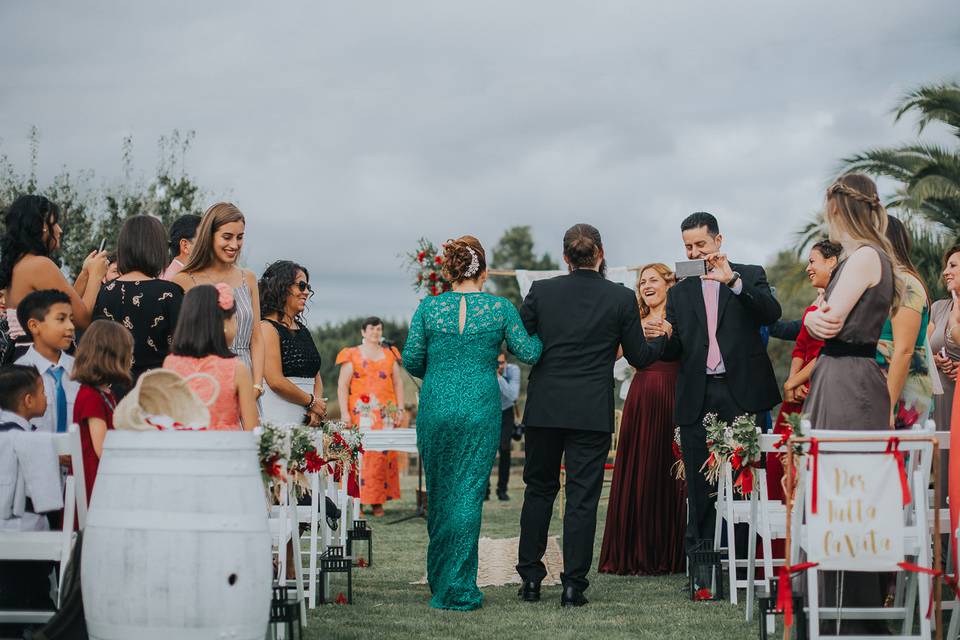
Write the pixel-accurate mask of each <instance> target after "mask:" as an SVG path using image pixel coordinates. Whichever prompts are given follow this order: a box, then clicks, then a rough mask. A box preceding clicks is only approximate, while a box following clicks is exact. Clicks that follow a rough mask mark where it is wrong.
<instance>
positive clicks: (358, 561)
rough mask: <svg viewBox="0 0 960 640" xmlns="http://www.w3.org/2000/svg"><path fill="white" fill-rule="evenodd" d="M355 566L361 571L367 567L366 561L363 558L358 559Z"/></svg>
mask: <svg viewBox="0 0 960 640" xmlns="http://www.w3.org/2000/svg"><path fill="white" fill-rule="evenodd" d="M357 566H358V567H360V568H361V569H362V568H363V567H365V566H367V561H366V560H364V559H363V558H360V559H359V560H357Z"/></svg>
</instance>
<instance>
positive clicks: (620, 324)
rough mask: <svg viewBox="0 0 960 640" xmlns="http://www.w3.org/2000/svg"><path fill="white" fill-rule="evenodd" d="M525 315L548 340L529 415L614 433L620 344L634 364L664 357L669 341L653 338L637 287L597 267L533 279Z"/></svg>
mask: <svg viewBox="0 0 960 640" xmlns="http://www.w3.org/2000/svg"><path fill="white" fill-rule="evenodd" d="M520 317H521V318H522V319H523V324H524V326H525V327H526V329H527V331H528V332H529V333H531V334H534V333H535V334H537V335H539V336H540V339H541V340H542V341H543V355H541V356H540V360H539V361H538V362H537V364H536V365H534V367H533V370H532V371H531V372H530V378H529V383H528V385H527V404H526V408H525V411H524V415H523V422H524V424H526V425H527V426H530V427H555V428H561V429H583V430H587V431H606V432H610V433H612V432H613V412H614V407H615V404H614V398H613V386H614V380H613V363H614V361H615V360H616V359H617V347H618V346H620V345H622V346H623V355H624V357H626V358H627V360H628V361H629V362H630V364H632V365H633V366H635V367H637V368H642V367H646V366H647V365H649V364H650V363H652V362H654V361H655V360H656V359H657V358H659V357H660V354H661V353H662V351H663V346H664V340H663V339H662V338H658V339H657V340H653V341H651V342H650V343H647V341H646V339H645V338H644V337H643V329H642V328H641V326H640V310H639V308H638V306H637V299H636V297H635V296H634V294H633V292H632V291H630V290H629V289H627V288H626V287H624V286H623V285H621V284H618V283H615V282H610V281H609V280H606V279H605V278H604V277H603V276H601V275H600V274H599V273H597V272H596V271H591V270H589V269H578V270H576V271H574V272H572V273H571V274H569V275H565V276H559V277H556V278H551V279H549V280H539V281H537V282H534V283H533V286H532V287H531V288H530V293H528V294H527V297H526V298H525V299H524V301H523V306H522V307H521V309H520Z"/></svg>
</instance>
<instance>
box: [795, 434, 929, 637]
mask: <svg viewBox="0 0 960 640" xmlns="http://www.w3.org/2000/svg"><path fill="white" fill-rule="evenodd" d="M804 433H805V434H808V435H809V436H810V437H814V438H817V439H818V440H819V450H820V453H821V454H828V455H829V454H830V453H861V454H872V455H883V454H884V453H885V451H886V447H887V443H886V439H889V438H894V437H901V438H902V437H904V436H906V435H909V436H916V435H921V436H925V435H932V434H933V432H932V431H931V430H929V429H923V430H916V431H910V432H908V433H904V432H891V431H828V430H809V431H805V432H804ZM830 438H844V439H853V440H857V439H862V441H861V442H856V441H854V442H830V441H829V439H830ZM878 438H880V439H881V440H877V439H878ZM806 446H807V448H809V445H806ZM899 448H900V451H902V452H903V453H907V454H909V464H908V466H907V478H908V481H909V483H910V492H911V502H910V504H909V505H908V506H906V507H905V508H904V513H905V518H904V554H905V556H907V557H913V558H915V562H916V563H917V564H918V565H920V566H922V567H930V566H931V565H932V562H933V556H932V552H931V546H932V538H931V535H932V534H931V532H930V529H929V527H928V523H929V517H930V515H929V508H928V503H927V487H928V486H929V483H930V465H931V459H932V452H933V445H932V444H931V443H930V442H925V441H910V440H903V439H901V441H900V447H899ZM805 476H806V484H810V483H811V482H812V479H813V474H811V473H807V474H805ZM810 490H811V488H810V487H806V488H805V491H807V492H809V491H810ZM805 503H806V501H805V500H804V505H803V518H802V519H801V520H802V521H801V522H800V523H798V524H799V526H798V529H797V535H796V537H795V539H794V542H796V543H797V545H796V546H795V548H798V550H800V551H802V550H806V549H807V548H808V545H809V543H810V542H809V539H808V535H807V533H808V532H807V527H806V522H807V515H808V514H807V511H806V504H805ZM792 535H793V534H792ZM791 546H794V545H791ZM791 557H794V558H796V557H798V556H797V555H792V556H791ZM819 575H820V569H819V568H818V567H816V566H815V567H813V568H811V569H808V570H807V571H806V579H807V599H808V603H807V611H808V614H809V625H808V627H807V628H808V631H809V637H810V640H819V639H820V638H845V639H849V638H852V637H859V638H868V637H869V638H872V637H878V638H879V637H890V636H837V635H821V633H820V620H821V619H823V620H838V619H842V620H851V619H853V620H900V621H901V622H902V624H903V632H902V635H900V636H896V637H898V638H903V639H907V638H912V639H917V640H921V639H922V640H929V638H930V631H931V621H930V620H929V619H927V617H926V616H925V615H921V616H920V632H919V634H912V627H913V614H914V611H915V610H916V609H915V607H916V605H917V603H918V601H919V602H920V603H923V607H924V610H925V608H926V603H927V602H928V600H929V597H930V593H931V588H932V581H931V577H930V576H928V575H923V574H921V575H919V576H917V580H916V582H917V586H918V589H917V591H918V594H917V595H918V598H913V597H911V596H907V598H906V601H905V602H903V603H899V604H900V606H896V603H895V606H893V607H879V606H878V607H844V606H842V604H838V605H837V606H832V607H822V606H821V605H820V602H819V596H820V592H819ZM924 612H925V611H924Z"/></svg>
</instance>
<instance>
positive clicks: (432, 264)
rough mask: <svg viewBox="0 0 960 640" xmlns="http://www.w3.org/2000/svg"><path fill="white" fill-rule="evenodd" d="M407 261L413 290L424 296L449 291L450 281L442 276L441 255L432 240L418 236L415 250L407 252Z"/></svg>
mask: <svg viewBox="0 0 960 640" xmlns="http://www.w3.org/2000/svg"><path fill="white" fill-rule="evenodd" d="M441 248H442V247H441ZM407 262H408V267H409V269H410V271H411V272H412V273H413V276H414V282H413V290H414V291H416V292H417V293H419V294H421V295H424V296H425V295H427V294H429V295H431V296H437V295H440V294H441V293H443V292H445V291H450V283H449V282H448V281H447V280H446V279H445V278H444V277H443V270H442V268H441V265H442V264H443V257H441V255H440V251H439V250H438V249H437V247H436V246H435V245H434V244H433V243H432V242H430V241H429V240H427V239H426V238H420V240H418V241H417V249H416V251H413V252H411V253H408V254H407Z"/></svg>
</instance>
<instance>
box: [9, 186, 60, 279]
mask: <svg viewBox="0 0 960 640" xmlns="http://www.w3.org/2000/svg"><path fill="white" fill-rule="evenodd" d="M59 219H60V207H58V206H57V205H56V204H54V203H53V202H51V201H50V200H48V199H47V198H45V197H43V196H37V195H27V196H20V197H19V198H17V199H16V200H14V201H13V204H11V205H10V206H9V207H8V208H7V212H6V219H5V221H4V222H5V225H6V226H5V231H4V233H3V237H2V238H0V289H7V288H9V287H10V285H11V284H13V267H14V265H16V264H17V262H19V260H20V258H22V257H23V256H25V255H27V254H28V253H32V254H33V255H37V256H49V255H50V253H51V252H52V250H53V249H54V248H55V247H51V246H50V240H47V241H46V242H44V240H43V232H44V230H45V229H50V230H51V231H50V233H51V235H52V229H53V226H54V225H55V224H57V221H58V220H59Z"/></svg>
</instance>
